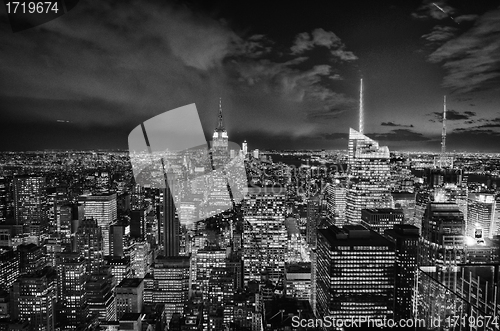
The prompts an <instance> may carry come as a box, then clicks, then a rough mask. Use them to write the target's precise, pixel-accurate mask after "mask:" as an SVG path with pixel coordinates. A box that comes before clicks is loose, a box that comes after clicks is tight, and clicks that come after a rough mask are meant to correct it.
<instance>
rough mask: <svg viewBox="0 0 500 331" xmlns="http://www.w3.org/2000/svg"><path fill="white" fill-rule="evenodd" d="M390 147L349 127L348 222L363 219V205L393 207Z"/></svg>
mask: <svg viewBox="0 0 500 331" xmlns="http://www.w3.org/2000/svg"><path fill="white" fill-rule="evenodd" d="M389 157H390V156H389V149H388V148H387V146H379V144H378V142H376V141H374V140H372V139H370V138H368V137H367V136H365V135H362V134H361V133H359V132H358V131H356V130H354V129H350V131H349V150H348V165H349V182H348V188H347V192H346V219H347V222H348V223H353V224H356V223H359V222H360V221H361V209H366V208H390V207H391V200H392V199H391V195H390V193H389V181H390V168H389Z"/></svg>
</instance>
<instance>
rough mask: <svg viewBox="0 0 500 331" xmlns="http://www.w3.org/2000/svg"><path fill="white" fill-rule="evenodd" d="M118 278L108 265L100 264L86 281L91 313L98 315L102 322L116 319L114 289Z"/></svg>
mask: <svg viewBox="0 0 500 331" xmlns="http://www.w3.org/2000/svg"><path fill="white" fill-rule="evenodd" d="M115 286H116V280H115V277H114V276H113V274H112V273H111V268H110V267H108V266H103V265H101V266H99V267H98V268H97V269H95V270H93V271H92V273H90V275H89V277H88V278H87V281H86V283H85V292H86V294H87V304H88V307H89V314H90V315H91V316H97V318H98V320H99V321H100V322H103V321H115V320H116V306H115V296H114V292H113V289H114V288H115Z"/></svg>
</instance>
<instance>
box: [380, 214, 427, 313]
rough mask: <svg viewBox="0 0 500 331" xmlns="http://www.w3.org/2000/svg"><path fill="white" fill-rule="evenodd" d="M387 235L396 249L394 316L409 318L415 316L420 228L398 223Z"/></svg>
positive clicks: (387, 231)
mask: <svg viewBox="0 0 500 331" xmlns="http://www.w3.org/2000/svg"><path fill="white" fill-rule="evenodd" d="M385 236H386V237H387V238H388V239H389V240H391V241H392V242H393V243H394V246H395V251H396V265H395V270H394V272H395V286H394V317H395V318H397V319H403V318H406V319H409V318H412V317H415V315H414V310H415V308H416V307H415V306H416V302H415V300H416V297H415V292H416V285H417V284H416V281H417V258H418V241H419V237H420V235H419V229H418V228H417V227H416V226H414V225H410V224H398V225H395V226H394V228H393V229H388V230H385Z"/></svg>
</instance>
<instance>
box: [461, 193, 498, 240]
mask: <svg viewBox="0 0 500 331" xmlns="http://www.w3.org/2000/svg"><path fill="white" fill-rule="evenodd" d="M495 214H496V201H495V194H492V193H469V197H468V203H467V222H466V223H467V226H466V229H465V230H466V233H465V234H466V235H467V236H469V237H473V238H475V237H476V235H477V236H479V235H480V236H481V237H484V238H492V237H493V235H494V234H495V231H496V227H497V225H496V224H495V223H496V217H495Z"/></svg>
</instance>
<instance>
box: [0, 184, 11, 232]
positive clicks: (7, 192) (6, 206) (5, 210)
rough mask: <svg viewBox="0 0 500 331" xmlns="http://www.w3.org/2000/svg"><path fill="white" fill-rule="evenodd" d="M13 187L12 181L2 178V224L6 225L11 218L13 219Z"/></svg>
mask: <svg viewBox="0 0 500 331" xmlns="http://www.w3.org/2000/svg"><path fill="white" fill-rule="evenodd" d="M11 187H12V181H11V179H10V178H8V177H5V176H0V224H3V223H5V222H6V221H7V219H8V218H9V217H12V215H11V214H12V203H11V200H12V196H11Z"/></svg>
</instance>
